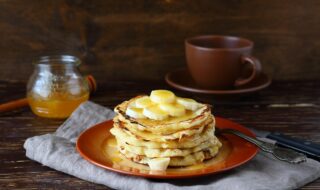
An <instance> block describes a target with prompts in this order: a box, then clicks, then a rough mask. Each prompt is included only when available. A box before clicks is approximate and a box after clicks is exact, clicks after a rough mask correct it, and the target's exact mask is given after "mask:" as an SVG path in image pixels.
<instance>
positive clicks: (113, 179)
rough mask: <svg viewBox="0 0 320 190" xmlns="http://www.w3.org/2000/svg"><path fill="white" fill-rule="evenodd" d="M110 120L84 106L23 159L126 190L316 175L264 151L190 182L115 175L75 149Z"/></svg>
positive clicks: (266, 185) (261, 184)
mask: <svg viewBox="0 0 320 190" xmlns="http://www.w3.org/2000/svg"><path fill="white" fill-rule="evenodd" d="M113 116H114V113H113V112H112V111H111V110H110V109H108V108H105V107H102V106H100V105H97V104H95V103H92V102H85V103H83V104H82V105H80V106H79V108H78V109H77V110H76V111H75V112H74V113H73V114H72V115H71V116H70V118H69V119H68V120H67V121H66V122H65V123H64V124H62V126H61V127H59V128H58V130H57V131H56V132H55V133H52V134H45V135H41V136H35V137H31V138H29V139H27V140H26V142H25V144H24V148H25V149H26V156H27V157H28V158H30V159H32V160H35V161H37V162H40V163H42V164H43V165H45V166H48V167H50V168H53V169H55V170H58V171H61V172H64V173H67V174H70V175H73V176H75V177H78V178H81V179H83V180H86V181H90V182H93V183H98V184H103V185H106V186H108V187H111V188H115V189H126V190H129V189H139V190H144V189H145V190H147V189H151V190H152V189H154V190H158V189H161V190H175V189H184V190H185V189H190V190H195V189H201V190H203V189H219V190H224V189H225V190H229V189H233V190H242V189H245V190H251V189H252V190H259V189H273V190H277V189H296V188H299V187H301V186H303V185H305V184H307V183H309V182H311V181H313V180H315V179H317V178H319V177H320V163H319V162H317V161H315V160H312V159H308V160H307V162H306V163H303V164H299V165H291V164H287V163H284V162H281V161H278V160H275V159H273V158H272V157H271V156H269V155H266V154H262V153H259V154H258V155H257V156H256V157H255V158H254V159H252V160H251V161H250V162H248V163H247V164H245V165H243V166H241V167H238V168H235V169H233V170H231V171H229V172H225V173H222V174H218V175H210V176H204V177H200V178H194V179H181V180H150V179H145V178H140V177H132V176H126V175H121V174H117V173H115V172H111V171H108V170H105V169H102V168H100V167H97V166H95V165H93V164H91V163H89V162H87V161H86V160H84V159H83V158H82V157H81V156H80V155H79V154H78V152H77V151H76V149H75V142H76V140H77V137H78V136H79V134H80V133H81V132H83V131H84V130H85V129H87V128H89V127H91V126H93V125H94V124H96V123H99V122H102V121H104V120H107V119H111V118H112V117H113Z"/></svg>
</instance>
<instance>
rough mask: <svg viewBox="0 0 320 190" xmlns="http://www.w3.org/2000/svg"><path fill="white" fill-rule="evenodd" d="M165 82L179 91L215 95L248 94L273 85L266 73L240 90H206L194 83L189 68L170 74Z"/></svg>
mask: <svg viewBox="0 0 320 190" xmlns="http://www.w3.org/2000/svg"><path fill="white" fill-rule="evenodd" d="M165 80H166V82H167V83H168V84H169V85H170V86H172V87H174V88H177V89H179V90H184V91H189V92H195V93H202V94H214V95H232V94H248V93H253V92H257V91H259V90H262V89H264V88H266V87H268V86H269V85H270V84H271V79H270V78H269V77H268V76H267V75H266V74H265V73H261V74H260V75H259V77H258V78H257V79H256V80H255V81H252V82H251V83H250V84H247V85H245V86H242V87H239V88H233V89H227V90H213V89H205V88H201V87H199V86H198V85H197V84H196V83H195V82H194V81H193V79H192V78H191V75H190V74H189V71H188V70H187V68H183V69H177V70H175V71H172V72H169V73H168V74H167V75H166V76H165Z"/></svg>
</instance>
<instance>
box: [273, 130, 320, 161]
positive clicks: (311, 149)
mask: <svg viewBox="0 0 320 190" xmlns="http://www.w3.org/2000/svg"><path fill="white" fill-rule="evenodd" d="M267 138H269V139H272V140H275V141H277V144H279V145H281V146H283V147H287V148H291V149H294V150H297V151H299V152H303V153H306V154H308V155H310V157H312V158H315V159H317V160H319V159H320V144H317V143H313V142H310V141H307V140H303V139H298V138H292V137H289V136H286V135H283V134H281V133H270V134H269V135H268V136H267Z"/></svg>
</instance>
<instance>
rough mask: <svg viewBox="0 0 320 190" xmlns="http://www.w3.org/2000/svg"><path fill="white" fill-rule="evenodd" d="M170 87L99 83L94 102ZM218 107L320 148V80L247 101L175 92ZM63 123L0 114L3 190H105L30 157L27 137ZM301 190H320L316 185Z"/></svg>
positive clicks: (10, 87) (2, 87) (10, 93)
mask: <svg viewBox="0 0 320 190" xmlns="http://www.w3.org/2000/svg"><path fill="white" fill-rule="evenodd" d="M24 88H25V84H24V83H19V82H4V81H0V103H1V102H5V101H8V100H11V99H14V98H18V97H22V96H24ZM156 88H169V87H168V86H167V85H166V84H164V83H163V82H162V81H161V82H156V81H153V82H152V81H151V82H139V81H137V82H112V81H109V82H106V83H101V84H100V83H99V87H98V91H97V93H96V94H95V95H94V96H93V97H92V98H91V99H92V100H93V101H95V102H97V103H99V104H101V105H104V106H108V107H111V108H112V107H114V106H115V105H116V104H118V103H120V102H121V101H124V100H127V99H129V98H130V97H133V96H135V95H138V94H142V93H149V92H150V90H152V89H156ZM175 92H176V93H177V94H178V95H180V96H187V97H191V98H194V99H197V100H198V101H201V102H206V103H210V104H213V105H214V108H213V113H214V114H215V115H217V116H222V117H225V118H228V119H231V120H234V121H236V122H239V123H241V124H243V125H245V126H248V127H254V128H257V129H264V130H270V131H279V132H283V133H286V134H289V135H292V136H296V137H300V138H301V137H303V138H307V139H310V140H313V141H315V142H319V143H320V125H319V123H320V81H282V82H274V83H273V84H272V85H271V86H270V88H268V89H266V90H263V91H261V92H260V93H258V94H253V95H251V96H246V97H232V99H230V98H228V99H221V98H217V97H212V96H208V95H197V94H191V93H185V92H182V91H175ZM61 123H62V121H59V120H49V119H43V118H39V117H36V116H34V115H33V114H32V113H31V112H30V110H29V108H23V109H19V110H16V111H13V112H8V113H5V114H1V115H0V126H1V127H0V144H1V146H0V165H1V168H0V189H27V190H28V189H106V188H105V187H104V186H101V185H95V184H93V183H90V182H86V181H83V180H80V179H77V178H75V177H72V176H69V175H67V174H63V173H61V172H57V171H54V170H52V169H50V168H48V167H45V166H42V165H41V164H39V163H36V162H33V161H31V160H29V159H28V158H26V157H25V150H24V149H23V147H22V146H23V143H24V141H25V139H26V138H28V137H31V136H35V135H41V134H45V133H50V132H53V131H55V130H56V129H57V127H58V126H59V125H60V124H61ZM302 189H320V180H319V179H318V180H316V181H314V182H312V183H310V184H308V185H307V186H305V187H303V188H302Z"/></svg>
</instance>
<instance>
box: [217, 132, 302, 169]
mask: <svg viewBox="0 0 320 190" xmlns="http://www.w3.org/2000/svg"><path fill="white" fill-rule="evenodd" d="M215 131H216V133H217V134H220V135H221V134H224V133H228V134H233V135H236V136H238V137H241V138H243V139H245V140H247V141H248V142H250V143H252V144H254V145H256V146H257V147H258V148H260V149H261V150H262V151H264V152H267V153H270V154H273V156H274V157H275V158H277V159H278V160H281V161H285V162H288V163H291V164H299V163H302V162H305V161H306V160H307V157H306V155H304V154H302V153H299V152H296V151H294V150H292V149H289V148H282V147H278V146H276V145H274V144H272V143H268V142H264V141H261V140H258V139H256V138H254V137H249V136H248V135H245V134H244V133H242V132H240V131H238V130H234V129H220V128H218V127H216V130H215Z"/></svg>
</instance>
